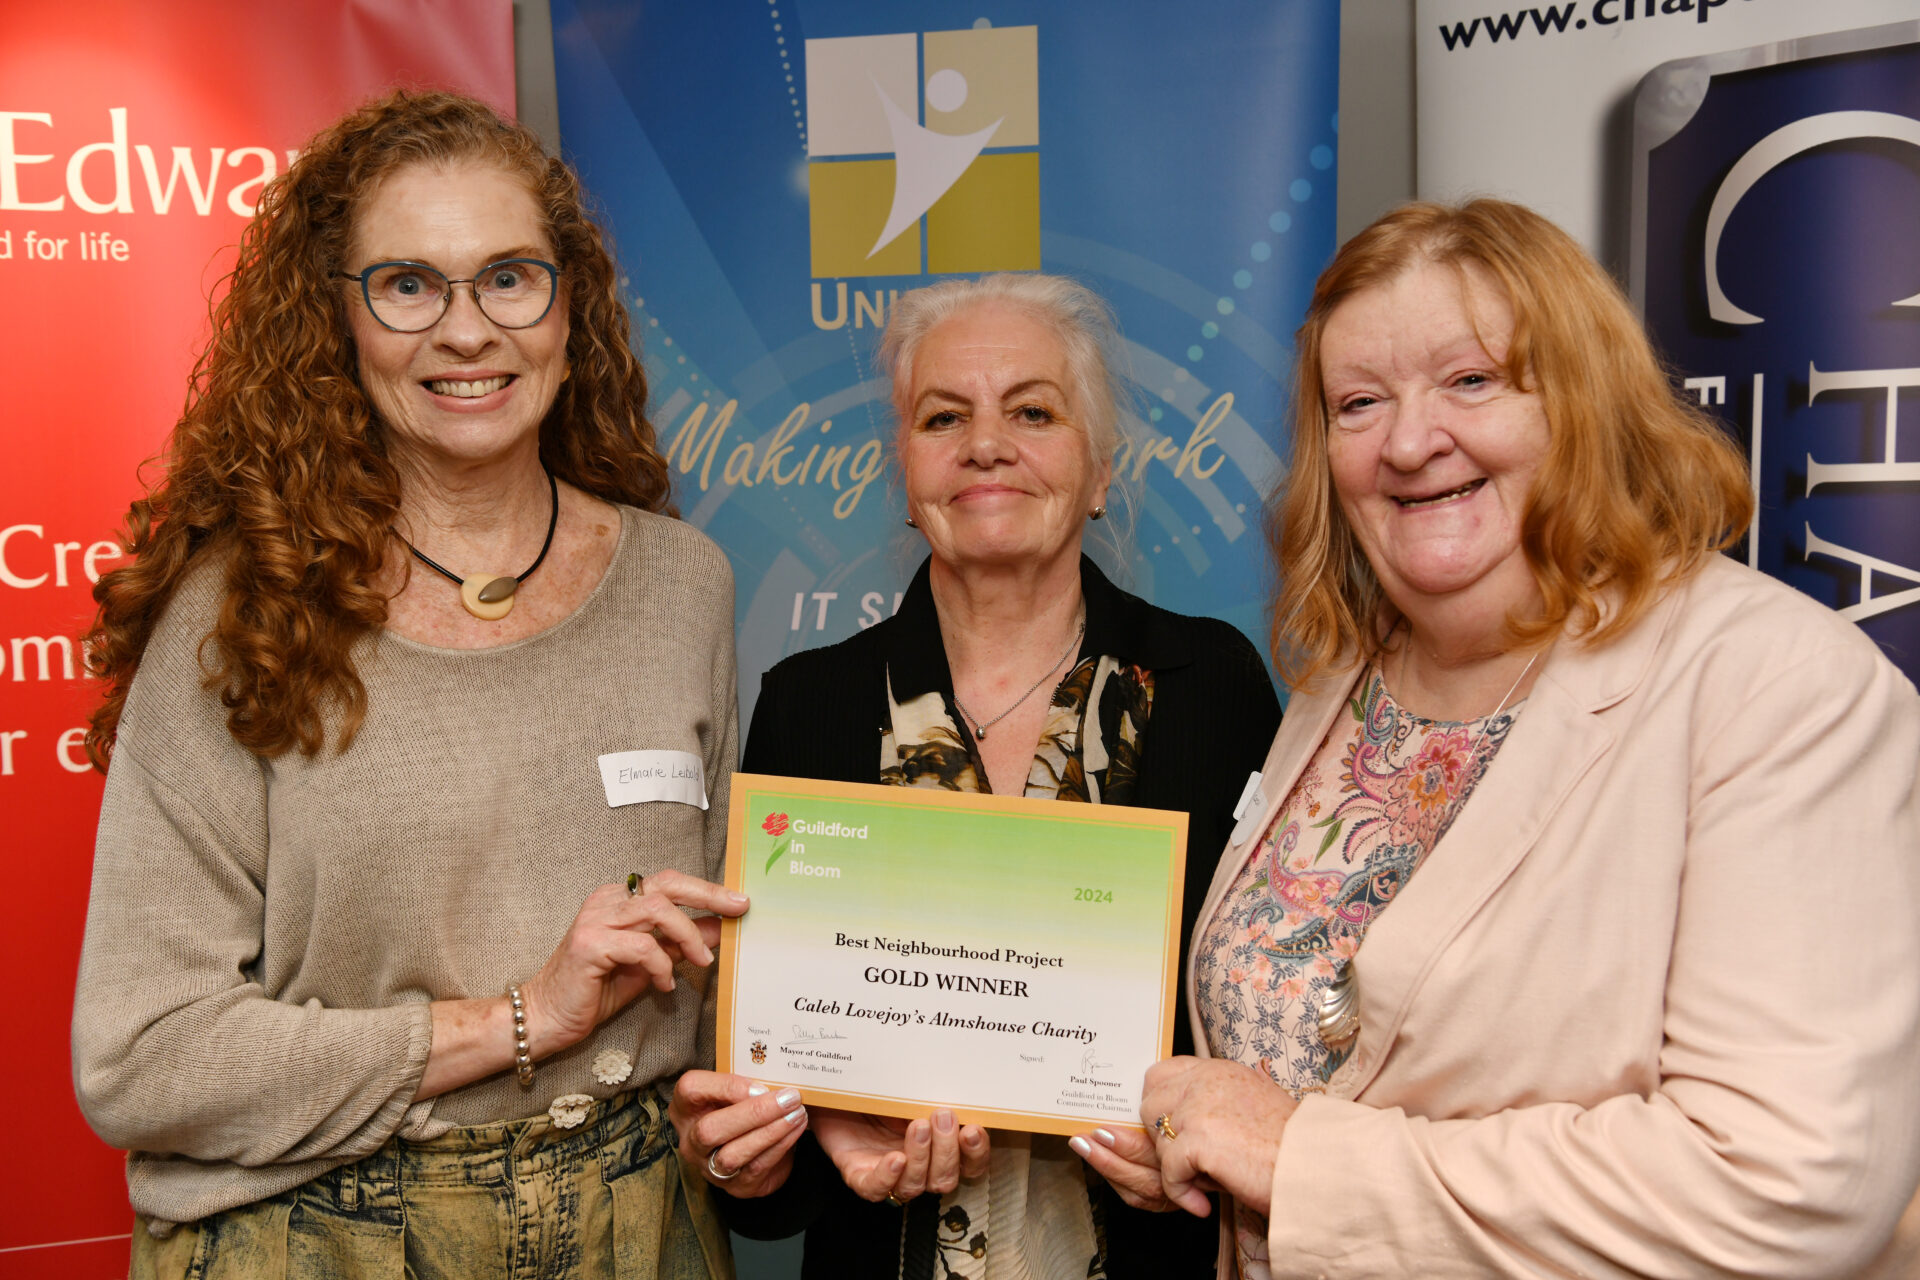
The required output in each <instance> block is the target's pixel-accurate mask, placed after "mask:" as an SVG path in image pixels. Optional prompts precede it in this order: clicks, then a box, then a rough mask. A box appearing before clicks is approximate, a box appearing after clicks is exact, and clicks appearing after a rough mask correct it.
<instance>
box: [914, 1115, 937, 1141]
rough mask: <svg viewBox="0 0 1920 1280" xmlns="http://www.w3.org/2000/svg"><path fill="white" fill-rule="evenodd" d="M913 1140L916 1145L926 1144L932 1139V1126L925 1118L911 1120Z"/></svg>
mask: <svg viewBox="0 0 1920 1280" xmlns="http://www.w3.org/2000/svg"><path fill="white" fill-rule="evenodd" d="M913 1141H914V1144H915V1145H916V1146H922V1147H924V1146H926V1145H927V1144H928V1143H929V1142H932V1141H933V1126H932V1125H930V1124H928V1123H927V1122H926V1121H925V1120H915V1121H914V1122H913Z"/></svg>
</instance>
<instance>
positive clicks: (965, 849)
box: [718, 773, 1187, 1134]
mask: <svg viewBox="0 0 1920 1280" xmlns="http://www.w3.org/2000/svg"><path fill="white" fill-rule="evenodd" d="M1186 843H1187V816H1186V815H1185V814H1184V813H1172V812H1166V811H1162V810H1157V809H1131V808H1125V807H1122V806H1118V805H1092V804H1077V803H1072V802H1064V803H1063V802H1059V801H1052V800H1027V799H1022V798H1014V797H1003V796H988V795H974V794H966V793H960V792H954V791H936V790H923V789H920V788H913V787H882V786H872V785H864V784H854V783H841V782H808V781H803V780H800V779H795V778H769V777H763V776H759V775H756V774H750V773H736V774H735V775H733V787H732V801H731V813H730V818H729V828H728V834H727V886H728V887H729V888H732V889H738V890H740V891H741V892H743V893H745V894H747V895H748V896H749V897H751V898H752V899H753V906H752V908H751V909H750V910H749V911H748V912H747V914H746V915H745V916H743V917H741V918H740V919H739V920H728V921H725V922H724V923H723V924H722V926H721V938H720V975H719V983H720V991H719V1005H720V1014H719V1024H720V1025H719V1045H718V1048H719V1066H720V1069H721V1070H722V1071H735V1072H739V1073H741V1074H743V1075H750V1076H752V1077H754V1078H755V1079H758V1080H763V1081H765V1082H766V1083H768V1084H770V1085H775V1086H785V1085H792V1086H796V1087H797V1088H799V1090H800V1092H801V1096H802V1098H803V1099H804V1100H805V1101H806V1102H808V1103H810V1104H813V1105H818V1106H828V1107H839V1108H843V1109H846V1110H850V1111H865V1112H871V1113H874V1114H880V1115H892V1116H905V1117H917V1116H923V1115H926V1114H927V1113H928V1112H930V1111H932V1110H933V1109H935V1108H938V1107H948V1108H951V1109H952V1110H953V1111H954V1113H955V1114H956V1115H957V1116H958V1117H959V1119H960V1120H961V1122H962V1123H971V1124H983V1125H990V1126H994V1127H997V1128H1002V1129H1024V1130H1028V1131H1031V1132H1036V1133H1064V1134H1073V1133H1081V1132H1084V1131H1086V1130H1087V1129H1090V1128H1093V1127H1095V1126H1100V1125H1105V1126H1109V1127H1110V1126H1113V1125H1131V1126H1134V1127H1138V1126H1139V1124H1140V1093H1141V1089H1142V1086H1143V1083H1144V1080H1145V1077H1146V1072H1147V1068H1148V1067H1149V1066H1151V1065H1152V1064H1153V1063H1154V1062H1156V1061H1158V1060H1159V1059H1161V1058H1163V1057H1165V1056H1167V1053H1168V1050H1169V1048H1170V1047H1171V1044H1172V1039H1173V1008H1174V985H1175V982H1176V980H1177V977H1178V974H1179V968H1180V964H1179V941H1180V896H1181V888H1182V885H1183V884H1184V866H1185V861H1186Z"/></svg>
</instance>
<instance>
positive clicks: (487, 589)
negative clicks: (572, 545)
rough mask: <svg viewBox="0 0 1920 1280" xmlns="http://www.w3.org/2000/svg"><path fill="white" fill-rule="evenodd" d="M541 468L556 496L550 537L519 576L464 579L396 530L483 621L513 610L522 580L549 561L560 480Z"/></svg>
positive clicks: (557, 518)
mask: <svg viewBox="0 0 1920 1280" xmlns="http://www.w3.org/2000/svg"><path fill="white" fill-rule="evenodd" d="M540 469H541V470H542V471H546V474H547V490H548V492H549V493H551V494H552V495H553V514H551V515H549V516H548V517H547V540H546V541H545V542H543V543H541V544H540V554H539V555H537V556H535V557H534V558H533V563H532V564H530V565H528V566H527V567H526V569H525V571H524V572H522V573H520V574H519V575H518V576H515V577H508V576H506V575H504V574H492V573H470V574H468V575H467V576H466V577H464V578H463V577H461V576H460V575H459V574H457V573H455V572H454V571H453V570H451V569H449V568H447V567H446V566H445V565H443V564H438V563H436V562H435V561H433V560H430V559H428V558H427V556H426V553H425V552H423V551H421V550H420V548H418V547H416V546H414V545H413V541H412V540H411V539H410V538H408V537H407V535H406V534H404V533H401V532H400V531H399V530H398V529H395V530H394V533H395V534H396V535H397V536H398V537H399V539H400V541H402V542H404V543H406V544H407V550H409V551H411V552H413V555H414V558H415V559H417V560H418V561H419V562H420V563H421V564H424V565H425V566H427V568H429V569H431V570H433V571H434V572H435V573H437V574H439V575H440V576H441V577H443V578H445V579H446V580H447V581H449V582H451V583H453V584H454V585H455V586H457V587H459V588H460V603H461V604H462V605H464V606H465V607H466V610H467V612H468V613H470V614H472V615H473V616H474V617H476V618H479V619H481V620H482V621H485V622H498V621H500V619H502V618H504V617H506V616H507V614H509V613H511V612H512V611H513V593H514V592H516V591H518V590H519V589H520V584H521V583H523V582H525V581H526V580H527V579H528V578H531V577H532V576H533V571H534V570H535V569H538V568H539V567H540V565H541V564H542V563H543V562H544V561H545V560H546V558H547V552H548V550H549V549H550V548H552V546H553V531H554V529H556V528H557V527H558V526H559V524H560V482H559V481H558V480H555V479H554V478H553V472H551V471H547V469H546V468H545V467H542V468H540Z"/></svg>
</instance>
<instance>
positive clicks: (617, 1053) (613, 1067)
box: [593, 1049, 633, 1084]
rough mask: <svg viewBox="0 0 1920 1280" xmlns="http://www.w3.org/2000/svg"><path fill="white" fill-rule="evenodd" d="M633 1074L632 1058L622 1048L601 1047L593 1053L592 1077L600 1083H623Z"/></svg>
mask: <svg viewBox="0 0 1920 1280" xmlns="http://www.w3.org/2000/svg"><path fill="white" fill-rule="evenodd" d="M632 1074H633V1059H632V1058H629V1057H628V1056H627V1054H626V1050H624V1049H602V1050H601V1051H600V1052H598V1053H596V1054H594V1055H593V1078H594V1079H595V1080H598V1081H599V1082H600V1083H601V1084H625V1083H626V1081H627V1077H628V1076H630V1075H632Z"/></svg>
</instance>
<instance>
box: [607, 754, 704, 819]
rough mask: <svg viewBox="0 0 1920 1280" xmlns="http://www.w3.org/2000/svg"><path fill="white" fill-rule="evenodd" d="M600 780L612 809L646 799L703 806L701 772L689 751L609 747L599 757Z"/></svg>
mask: <svg viewBox="0 0 1920 1280" xmlns="http://www.w3.org/2000/svg"><path fill="white" fill-rule="evenodd" d="M600 781H601V783H602V785H604V786H605V787H606V789H607V805H608V807H610V808H614V809H618V808H619V807H620V806H621V805H623V804H642V803H645V802H646V801H649V800H671V801H673V802H674V803H676V804H690V805H692V806H694V807H695V808H696V809H704V808H706V807H707V783H706V777H705V772H704V770H702V769H701V767H700V757H699V756H696V755H694V754H693V753H692V752H691V751H610V752H608V753H607V754H606V755H603V756H601V757H600Z"/></svg>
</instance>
